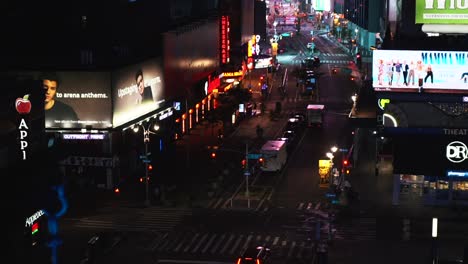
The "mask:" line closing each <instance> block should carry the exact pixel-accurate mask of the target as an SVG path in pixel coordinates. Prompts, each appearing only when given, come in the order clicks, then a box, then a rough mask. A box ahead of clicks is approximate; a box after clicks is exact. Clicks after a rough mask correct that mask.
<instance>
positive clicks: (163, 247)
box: [156, 239, 170, 252]
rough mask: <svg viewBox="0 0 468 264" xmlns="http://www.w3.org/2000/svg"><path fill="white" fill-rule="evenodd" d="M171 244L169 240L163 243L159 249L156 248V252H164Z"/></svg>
mask: <svg viewBox="0 0 468 264" xmlns="http://www.w3.org/2000/svg"><path fill="white" fill-rule="evenodd" d="M169 243H170V240H169V239H167V240H166V241H164V243H162V244H161V245H160V246H158V247H157V248H156V250H157V251H158V252H162V251H164V249H165V248H166V247H167V245H169Z"/></svg>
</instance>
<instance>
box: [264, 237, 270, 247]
mask: <svg viewBox="0 0 468 264" xmlns="http://www.w3.org/2000/svg"><path fill="white" fill-rule="evenodd" d="M269 241H270V236H267V237H266V238H265V241H264V242H263V245H264V246H268V242H269Z"/></svg>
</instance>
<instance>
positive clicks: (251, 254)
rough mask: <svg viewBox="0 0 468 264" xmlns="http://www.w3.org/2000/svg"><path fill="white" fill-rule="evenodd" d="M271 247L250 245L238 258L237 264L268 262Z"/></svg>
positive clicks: (265, 263)
mask: <svg viewBox="0 0 468 264" xmlns="http://www.w3.org/2000/svg"><path fill="white" fill-rule="evenodd" d="M269 256H270V249H269V248H266V247H262V246H258V247H249V248H247V249H246V250H245V251H244V252H243V253H242V255H241V256H240V257H239V258H238V259H237V264H267V263H268V259H269Z"/></svg>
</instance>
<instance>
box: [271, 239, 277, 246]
mask: <svg viewBox="0 0 468 264" xmlns="http://www.w3.org/2000/svg"><path fill="white" fill-rule="evenodd" d="M278 241H279V237H275V239H274V240H273V244H271V245H272V246H273V247H274V246H276V244H277V243H278Z"/></svg>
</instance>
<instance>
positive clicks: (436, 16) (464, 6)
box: [416, 0, 468, 25]
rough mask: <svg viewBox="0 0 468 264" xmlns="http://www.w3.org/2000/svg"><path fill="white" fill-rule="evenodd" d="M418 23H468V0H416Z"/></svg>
mask: <svg viewBox="0 0 468 264" xmlns="http://www.w3.org/2000/svg"><path fill="white" fill-rule="evenodd" d="M416 24H464V25H467V24H468V1H467V0H416Z"/></svg>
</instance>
